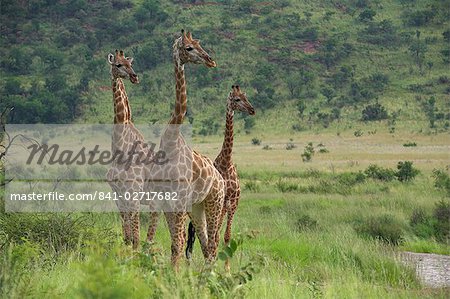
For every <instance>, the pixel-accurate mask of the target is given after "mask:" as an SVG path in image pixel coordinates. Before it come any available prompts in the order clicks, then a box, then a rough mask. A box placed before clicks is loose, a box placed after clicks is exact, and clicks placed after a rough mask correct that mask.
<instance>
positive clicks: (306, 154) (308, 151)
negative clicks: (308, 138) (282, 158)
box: [301, 142, 315, 162]
mask: <svg viewBox="0 0 450 299" xmlns="http://www.w3.org/2000/svg"><path fill="white" fill-rule="evenodd" d="M314 153H315V150H314V146H313V144H312V142H309V143H308V144H307V145H306V146H305V150H304V151H303V154H301V157H302V160H303V162H310V161H311V159H312V156H314Z"/></svg>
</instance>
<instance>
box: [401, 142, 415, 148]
mask: <svg viewBox="0 0 450 299" xmlns="http://www.w3.org/2000/svg"><path fill="white" fill-rule="evenodd" d="M403 146H404V147H415V146H417V143H415V142H411V141H410V142H406V143H403Z"/></svg>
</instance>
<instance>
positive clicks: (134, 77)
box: [130, 74, 139, 84]
mask: <svg viewBox="0 0 450 299" xmlns="http://www.w3.org/2000/svg"><path fill="white" fill-rule="evenodd" d="M130 81H131V83H133V84H137V83H139V78H138V76H137V75H136V74H130Z"/></svg>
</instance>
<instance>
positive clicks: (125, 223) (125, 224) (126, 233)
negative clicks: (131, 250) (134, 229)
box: [120, 212, 131, 245]
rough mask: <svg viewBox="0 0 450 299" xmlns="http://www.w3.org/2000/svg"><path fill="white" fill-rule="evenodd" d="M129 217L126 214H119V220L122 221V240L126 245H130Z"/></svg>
mask: <svg viewBox="0 0 450 299" xmlns="http://www.w3.org/2000/svg"><path fill="white" fill-rule="evenodd" d="M129 216H130V215H129V214H128V213H127V212H120V218H121V219H122V229H123V240H124V242H125V244H126V245H129V244H131V227H130V217H129Z"/></svg>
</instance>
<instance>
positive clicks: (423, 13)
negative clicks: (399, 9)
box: [403, 8, 436, 26]
mask: <svg viewBox="0 0 450 299" xmlns="http://www.w3.org/2000/svg"><path fill="white" fill-rule="evenodd" d="M435 15H436V11H435V9H432V8H430V9H426V10H418V11H409V12H406V13H404V14H403V20H404V23H405V25H408V26H423V25H426V24H428V23H429V22H431V21H432V20H433V18H434V16H435Z"/></svg>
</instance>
